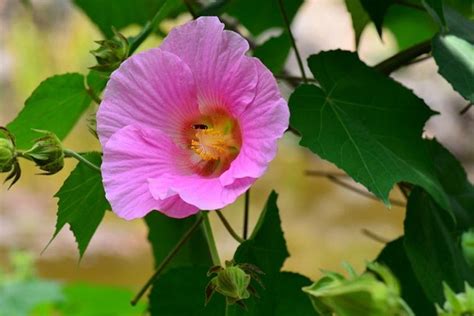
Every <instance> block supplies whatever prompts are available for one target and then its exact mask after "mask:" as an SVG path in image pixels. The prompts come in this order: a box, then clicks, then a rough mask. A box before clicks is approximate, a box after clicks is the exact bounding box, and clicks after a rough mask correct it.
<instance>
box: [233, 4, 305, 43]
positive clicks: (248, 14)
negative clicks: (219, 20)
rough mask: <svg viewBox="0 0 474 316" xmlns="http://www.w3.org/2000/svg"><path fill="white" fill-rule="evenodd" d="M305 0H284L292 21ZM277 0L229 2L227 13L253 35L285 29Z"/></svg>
mask: <svg viewBox="0 0 474 316" xmlns="http://www.w3.org/2000/svg"><path fill="white" fill-rule="evenodd" d="M302 3H303V0H284V1H283V4H284V7H285V10H286V13H287V15H288V18H289V20H290V21H292V20H293V18H294V17H295V15H296V12H297V11H298V9H299V7H300V6H301V4H302ZM277 6H278V2H277V1H276V0H259V1H254V0H240V1H228V5H227V6H225V7H224V10H225V12H226V13H228V14H230V15H232V16H234V17H236V18H237V19H238V20H239V22H240V23H241V24H242V25H244V26H245V27H246V28H247V29H248V30H249V31H250V33H252V34H253V35H259V34H261V33H263V32H264V31H266V30H267V29H269V28H272V27H280V28H282V29H284V28H285V24H284V22H283V17H282V16H281V13H280V10H279V9H278V7H277Z"/></svg>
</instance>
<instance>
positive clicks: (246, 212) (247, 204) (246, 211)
mask: <svg viewBox="0 0 474 316" xmlns="http://www.w3.org/2000/svg"><path fill="white" fill-rule="evenodd" d="M249 208H250V189H248V190H247V191H246V192H245V202H244V231H243V236H244V239H247V235H248V231H249V211H250V210H249Z"/></svg>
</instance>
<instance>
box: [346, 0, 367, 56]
mask: <svg viewBox="0 0 474 316" xmlns="http://www.w3.org/2000/svg"><path fill="white" fill-rule="evenodd" d="M345 2H346V7H347V11H349V13H350V14H351V19H352V28H353V29H354V35H355V44H356V47H358V46H359V40H360V36H361V35H362V32H363V31H364V29H365V27H366V26H367V24H368V23H369V22H370V18H369V15H368V14H367V12H366V11H365V10H364V7H363V6H362V4H361V3H360V0H345Z"/></svg>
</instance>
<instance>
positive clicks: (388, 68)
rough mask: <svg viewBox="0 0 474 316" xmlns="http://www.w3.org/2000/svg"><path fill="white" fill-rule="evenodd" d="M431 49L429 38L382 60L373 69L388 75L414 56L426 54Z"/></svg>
mask: <svg viewBox="0 0 474 316" xmlns="http://www.w3.org/2000/svg"><path fill="white" fill-rule="evenodd" d="M430 51H431V40H427V41H424V42H421V43H419V44H417V45H414V46H412V47H409V48H407V49H405V50H403V51H401V52H399V53H397V54H395V55H394V56H392V57H390V58H388V59H386V60H384V61H382V62H381V63H379V64H377V65H375V66H374V69H375V70H378V71H380V72H382V73H384V74H386V75H389V74H390V73H392V72H393V71H395V70H397V69H398V68H400V67H402V66H405V65H406V64H408V63H409V62H410V61H412V60H413V59H415V58H416V57H418V56H420V55H423V54H427V53H429V52H430Z"/></svg>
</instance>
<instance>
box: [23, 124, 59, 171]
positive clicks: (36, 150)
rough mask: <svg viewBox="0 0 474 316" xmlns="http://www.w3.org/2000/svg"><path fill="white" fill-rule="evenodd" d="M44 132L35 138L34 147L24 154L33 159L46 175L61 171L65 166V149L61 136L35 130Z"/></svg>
mask: <svg viewBox="0 0 474 316" xmlns="http://www.w3.org/2000/svg"><path fill="white" fill-rule="evenodd" d="M35 131H36V132H39V133H42V134H44V136H43V137H40V138H38V139H36V140H35V143H34V145H33V147H31V148H30V149H29V150H27V151H25V152H24V153H23V154H22V156H23V157H25V158H27V159H30V160H33V161H34V162H35V163H36V165H37V166H38V167H39V168H40V169H41V170H43V171H45V173H43V174H45V175H51V174H55V173H57V172H59V171H60V170H61V169H62V168H63V167H64V149H63V146H62V144H61V141H60V140H59V138H58V137H57V136H56V135H55V134H54V133H51V132H48V131H41V130H35Z"/></svg>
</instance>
